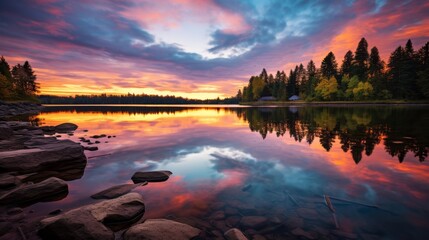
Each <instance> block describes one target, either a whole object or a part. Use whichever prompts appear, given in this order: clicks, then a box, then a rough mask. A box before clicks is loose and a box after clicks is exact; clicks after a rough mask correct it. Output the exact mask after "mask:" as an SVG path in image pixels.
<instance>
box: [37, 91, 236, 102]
mask: <svg viewBox="0 0 429 240" xmlns="http://www.w3.org/2000/svg"><path fill="white" fill-rule="evenodd" d="M39 100H40V101H41V103H43V104H235V103H238V100H237V99H236V98H235V97H231V98H225V99H220V98H217V99H206V100H199V99H188V98H183V97H176V96H160V95H147V94H130V93H129V94H124V95H107V94H99V95H76V96H74V97H72V96H70V97H59V96H50V95H40V96H39Z"/></svg>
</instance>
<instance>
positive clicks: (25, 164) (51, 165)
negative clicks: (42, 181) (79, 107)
mask: <svg viewBox="0 0 429 240" xmlns="http://www.w3.org/2000/svg"><path fill="white" fill-rule="evenodd" d="M76 165H79V166H81V165H83V166H86V157H85V155H84V153H83V149H82V146H81V145H80V144H78V143H74V142H72V141H70V140H63V141H56V142H53V143H48V144H44V145H40V146H37V148H30V149H19V150H11V151H4V152H0V172H13V171H16V172H19V173H30V172H37V171H41V170H46V169H58V168H61V169H68V168H75V166H76Z"/></svg>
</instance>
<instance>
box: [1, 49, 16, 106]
mask: <svg viewBox="0 0 429 240" xmlns="http://www.w3.org/2000/svg"><path fill="white" fill-rule="evenodd" d="M12 96H13V84H12V74H11V72H10V66H9V64H8V63H7V62H6V59H5V58H4V57H3V56H2V57H1V58H0V99H2V100H6V99H9V98H12Z"/></svg>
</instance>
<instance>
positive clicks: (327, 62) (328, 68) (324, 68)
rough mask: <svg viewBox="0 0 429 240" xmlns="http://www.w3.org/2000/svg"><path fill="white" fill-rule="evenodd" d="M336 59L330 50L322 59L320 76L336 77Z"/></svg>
mask: <svg viewBox="0 0 429 240" xmlns="http://www.w3.org/2000/svg"><path fill="white" fill-rule="evenodd" d="M337 67H338V64H337V61H336V60H335V55H334V54H333V53H332V52H329V53H328V55H326V57H325V58H324V59H323V61H322V65H321V66H320V70H321V72H322V76H323V77H326V78H328V79H329V78H331V77H336V75H337V72H338V71H337Z"/></svg>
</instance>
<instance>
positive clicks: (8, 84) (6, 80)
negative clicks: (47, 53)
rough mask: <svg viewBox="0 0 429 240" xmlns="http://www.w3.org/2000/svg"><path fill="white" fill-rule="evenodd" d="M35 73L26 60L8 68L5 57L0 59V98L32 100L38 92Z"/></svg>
mask: <svg viewBox="0 0 429 240" xmlns="http://www.w3.org/2000/svg"><path fill="white" fill-rule="evenodd" d="M36 79H37V77H36V75H35V74H34V71H33V69H32V67H31V65H30V63H29V62H28V61H25V63H24V65H21V64H17V65H16V66H14V67H13V68H12V70H10V66H9V64H8V63H7V61H6V59H5V58H4V57H3V56H2V57H1V59H0V99H3V100H20V99H27V100H32V99H34V97H35V96H36V93H37V92H38V89H39V85H38V83H37V82H36Z"/></svg>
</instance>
